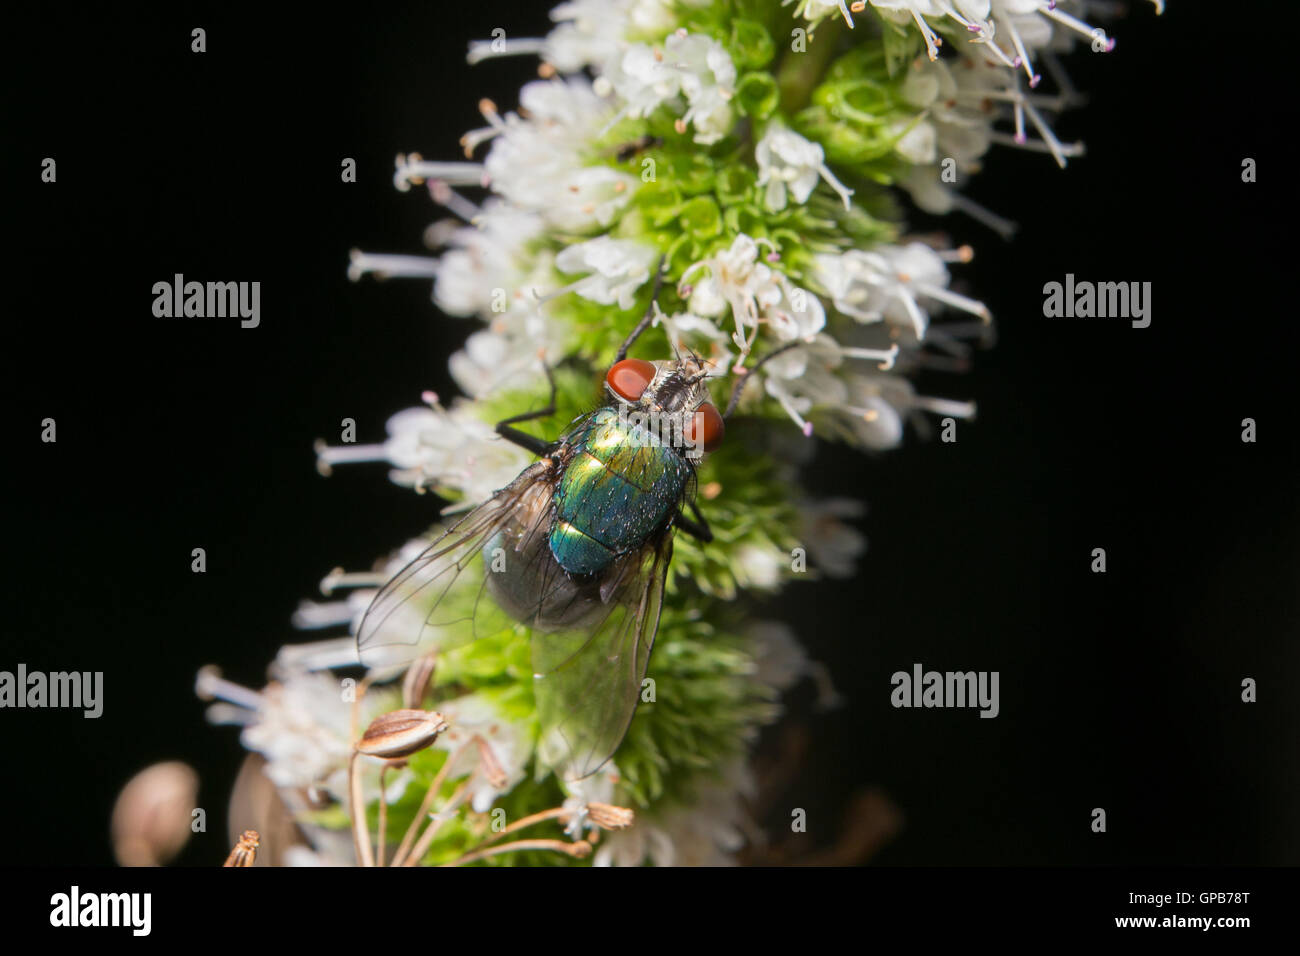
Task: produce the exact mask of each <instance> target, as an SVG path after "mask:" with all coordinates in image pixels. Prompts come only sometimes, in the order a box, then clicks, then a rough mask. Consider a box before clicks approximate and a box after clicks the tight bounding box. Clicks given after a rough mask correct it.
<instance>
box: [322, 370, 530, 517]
mask: <svg viewBox="0 0 1300 956" xmlns="http://www.w3.org/2000/svg"><path fill="white" fill-rule="evenodd" d="M425 397H426V399H427V400H428V402H429V404H428V406H418V407H416V408H408V409H405V410H404V411H400V412H398V413H397V414H396V415H394V416H392V417H391V418H390V419H389V420H388V424H387V426H386V427H387V430H388V436H389V437H388V440H387V441H385V442H384V443H383V444H382V445H348V444H344V445H337V446H328V445H323V444H318V445H317V448H316V455H317V467H318V468H320V469H321V470H322V471H324V472H326V473H328V471H329V470H330V469H331V468H332V467H333V466H335V465H338V464H344V463H352V462H360V461H387V462H389V463H390V464H392V465H393V466H394V468H395V469H396V470H395V471H393V472H392V473H391V474H390V477H391V478H392V480H393V481H394V482H395V483H397V484H399V485H406V486H408V487H414V488H418V489H421V490H423V489H425V488H438V489H442V490H444V491H452V492H455V493H458V494H459V495H460V496H461V498H462V500H461V502H460V507H461V508H468V507H471V506H473V505H475V504H478V503H479V502H481V501H486V500H487V499H488V498H490V497H491V496H492V494H493V493H494V492H495V491H497V490H498V489H500V488H503V487H505V486H506V485H508V484H509V483H510V482H511V481H513V480H514V479H515V478H516V477H517V476H518V474H519V473H520V472H521V471H523V469H524V468H525V467H527V465H528V462H529V460H530V458H529V456H528V453H527V452H526V451H524V450H523V449H522V448H518V447H517V446H515V445H512V444H510V443H509V442H506V441H503V440H502V439H501V438H500V437H499V436H498V435H497V434H496V431H495V429H494V428H493V427H492V426H491V425H489V424H488V423H487V422H484V421H482V420H481V419H480V418H478V417H477V415H478V412H477V410H476V409H475V408H474V406H473V404H472V403H470V402H466V401H457V402H456V403H454V404H453V405H452V407H451V409H450V410H448V409H446V408H443V407H442V406H441V405H440V404H439V403H438V400H437V396H436V395H433V394H432V393H427V394H426V396H425Z"/></svg>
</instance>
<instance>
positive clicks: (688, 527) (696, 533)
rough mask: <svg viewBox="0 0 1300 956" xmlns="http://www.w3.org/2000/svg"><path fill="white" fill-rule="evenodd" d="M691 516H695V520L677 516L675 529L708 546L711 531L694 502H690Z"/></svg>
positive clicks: (680, 515)
mask: <svg viewBox="0 0 1300 956" xmlns="http://www.w3.org/2000/svg"><path fill="white" fill-rule="evenodd" d="M691 514H693V515H695V520H693V521H692V520H691V519H690V518H688V517H686V515H683V514H679V515H678V516H677V521H676V525H677V527H679V528H681V529H682V530H683V531H685V532H686V533H687V534H689V535H690V536H691V537H692V538H698V539H699V540H701V541H703V542H704V543H705V544H708V543H709V542H710V541H712V540H713V530H712V529H711V528H710V527H709V522H708V519H707V518H705V517H704V515H702V514H701V513H700V509H699V508H698V507H697V506H696V504H695V502H694V501H692V502H691Z"/></svg>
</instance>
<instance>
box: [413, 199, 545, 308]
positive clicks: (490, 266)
mask: <svg viewBox="0 0 1300 956" xmlns="http://www.w3.org/2000/svg"><path fill="white" fill-rule="evenodd" d="M541 231H542V219H541V217H540V216H539V215H537V214H536V213H532V212H527V211H524V210H522V209H519V208H518V207H516V206H512V205H510V204H509V203H504V202H501V201H500V200H490V201H489V202H487V203H485V204H484V206H483V211H482V215H480V216H479V218H478V220H477V221H476V222H475V224H474V225H473V226H467V227H465V228H461V229H457V230H456V231H455V232H454V233H453V234H452V236H451V239H450V241H449V242H448V246H449V247H450V248H449V249H448V250H447V251H446V252H444V253H443V254H442V256H441V258H439V260H438V266H437V272H436V277H435V280H434V287H433V300H434V302H435V303H437V305H438V308H440V309H442V311H444V312H446V313H447V314H448V315H464V316H468V315H482V316H484V317H490V316H491V315H492V313H493V312H494V311H497V310H496V309H495V308H494V306H495V305H496V303H495V302H494V301H493V300H494V297H496V296H498V295H502V294H505V293H509V292H513V291H514V290H517V289H519V288H521V287H522V286H523V284H524V283H525V282H526V276H527V274H528V271H527V267H528V265H529V259H530V257H529V256H528V254H527V252H526V247H527V245H528V243H529V242H531V241H532V240H533V239H534V238H535V237H536V236H537V235H538V234H539V233H540V232H541ZM498 290H499V291H498Z"/></svg>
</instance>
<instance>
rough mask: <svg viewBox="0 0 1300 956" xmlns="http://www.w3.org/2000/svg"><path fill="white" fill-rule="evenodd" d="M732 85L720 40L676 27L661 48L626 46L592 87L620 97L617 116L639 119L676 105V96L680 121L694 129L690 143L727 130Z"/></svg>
mask: <svg viewBox="0 0 1300 956" xmlns="http://www.w3.org/2000/svg"><path fill="white" fill-rule="evenodd" d="M735 85H736V67H735V64H734V63H732V62H731V57H730V56H728V55H727V51H726V50H725V49H723V47H722V45H721V44H719V43H718V42H717V41H716V40H713V39H711V38H709V37H707V36H704V35H703V34H692V33H687V32H686V31H685V30H678V31H677V32H676V33H673V34H672V35H671V36H669V37H668V38H667V39H666V40H665V41H664V45H663V48H662V49H659V48H657V47H651V46H647V45H646V44H644V43H635V44H631V45H630V46H628V47H627V48H626V49H625V50H623V51H622V52H621V53H620V54H619V55H618V56H616V57H614V58H613V59H611V60H610V62H609V63H608V64H607V65H606V67H605V69H603V70H602V71H601V75H600V78H599V79H598V81H597V85H596V90H597V92H601V93H612V94H613V95H614V96H615V97H617V99H618V100H619V101H621V103H622V108H621V109H620V110H619V111H618V113H617V114H616V115H617V117H622V116H631V117H636V118H643V117H646V116H649V115H650V114H651V113H653V112H654V111H655V110H657V109H658V108H659V107H660V106H663V105H665V104H677V103H679V102H680V101H679V100H678V97H679V96H681V97H683V98H684V99H685V100H686V111H685V113H684V115H683V116H682V122H683V123H684V124H689V125H693V126H694V127H695V142H697V143H702V144H706V145H707V144H709V143H715V142H717V141H718V140H719V139H721V138H722V137H723V136H725V135H726V134H727V133H728V132H730V131H731V126H732V124H733V122H734V118H735V117H734V115H733V113H732V110H731V106H730V100H731V98H732V96H734V95H735ZM675 108H680V107H675ZM682 129H683V130H684V129H685V127H682Z"/></svg>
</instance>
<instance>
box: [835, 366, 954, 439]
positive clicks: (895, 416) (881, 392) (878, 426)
mask: <svg viewBox="0 0 1300 956" xmlns="http://www.w3.org/2000/svg"><path fill="white" fill-rule="evenodd" d="M847 384H848V389H849V397H848V401H846V402H845V403H844V404H843V405H841V406H839V407H837V408H834V409H832V410H831V411H832V412H833V413H835V414H836V415H837V417H839V418H840V420H841V421H843V422H844V423H845V424H846V425H847V426H848V428H849V429H850V431H851V434H852V436H853V440H854V442H855V443H856V444H858V445H860V446H861V447H863V448H870V449H874V450H884V449H886V448H893V447H895V446H896V445H898V444H899V442H901V441H902V439H903V416H904V415H905V414H907V413H909V412H912V411H913V410H922V411H928V412H931V413H933V414H936V415H944V416H950V417H953V418H973V417H974V416H975V405H974V403H972V402H954V401H950V400H948V399H942V398H930V397H928V396H924V395H917V394H916V392H915V390H914V389H913V388H912V385H911V383H910V382H908V380H907V379H905V378H902V377H901V376H898V375H880V374H873V373H860V374H852V375H850V376H849V377H848V380H847Z"/></svg>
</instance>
